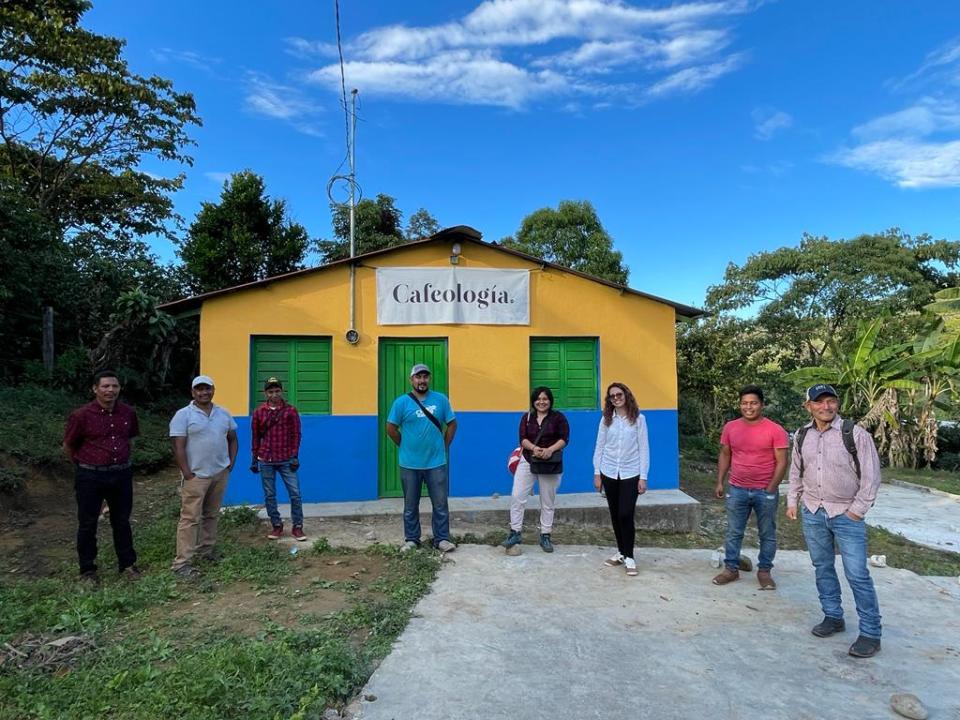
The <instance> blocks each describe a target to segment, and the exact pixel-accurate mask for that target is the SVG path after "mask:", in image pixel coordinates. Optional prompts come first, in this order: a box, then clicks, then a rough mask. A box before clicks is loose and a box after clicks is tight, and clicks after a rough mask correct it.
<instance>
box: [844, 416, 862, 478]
mask: <svg viewBox="0 0 960 720" xmlns="http://www.w3.org/2000/svg"><path fill="white" fill-rule="evenodd" d="M854 424H855V423H854V422H853V420H849V419H844V421H843V426H842V427H841V429H840V432H841V433H842V435H843V446H844V447H845V448H846V449H847V452H848V453H850V457H851V458H853V467H854V468H855V469H856V471H857V480H859V479H860V458H859V456H858V455H857V444H856V443H855V442H854V441H853V427H854Z"/></svg>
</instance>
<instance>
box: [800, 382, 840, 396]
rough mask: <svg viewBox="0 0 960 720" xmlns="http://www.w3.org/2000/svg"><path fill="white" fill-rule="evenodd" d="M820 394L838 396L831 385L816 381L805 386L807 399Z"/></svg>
mask: <svg viewBox="0 0 960 720" xmlns="http://www.w3.org/2000/svg"><path fill="white" fill-rule="evenodd" d="M821 395H833V396H834V397H835V398H838V397H840V396H839V395H837V391H836V390H834V389H833V385H825V384H824V383H817V384H816V385H811V386H810V387H808V388H807V400H816V399H817V398H818V397H820V396H821Z"/></svg>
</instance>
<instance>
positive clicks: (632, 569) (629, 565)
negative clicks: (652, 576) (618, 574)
mask: <svg viewBox="0 0 960 720" xmlns="http://www.w3.org/2000/svg"><path fill="white" fill-rule="evenodd" d="M623 564H624V567H626V569H627V575H631V576H632V575H636V574H637V561H636V560H634V559H633V558H624V559H623Z"/></svg>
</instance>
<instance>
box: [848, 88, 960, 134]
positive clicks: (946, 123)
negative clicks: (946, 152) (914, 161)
mask: <svg viewBox="0 0 960 720" xmlns="http://www.w3.org/2000/svg"><path fill="white" fill-rule="evenodd" d="M956 130H960V105H958V104H957V103H956V102H954V101H952V100H935V99H934V98H930V97H925V98H922V99H921V100H920V101H919V102H917V103H916V104H915V105H913V106H911V107H908V108H906V109H904V110H900V111H898V112H895V113H890V114H889V115H882V116H881V117H878V118H875V119H873V120H871V121H870V122H867V123H864V124H863V125H858V126H857V127H855V128H854V129H853V131H852V132H853V135H854V136H856V137H857V138H858V139H860V140H863V141H870V140H878V139H883V138H889V137H892V136H900V137H926V136H927V135H932V134H934V133H937V132H950V131H956Z"/></svg>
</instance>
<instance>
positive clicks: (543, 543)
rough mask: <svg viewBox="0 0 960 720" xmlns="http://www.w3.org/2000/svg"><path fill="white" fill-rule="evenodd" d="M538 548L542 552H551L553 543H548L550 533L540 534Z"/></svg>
mask: <svg viewBox="0 0 960 720" xmlns="http://www.w3.org/2000/svg"><path fill="white" fill-rule="evenodd" d="M540 547H542V548H543V551H544V552H553V543H552V542H551V541H550V533H540Z"/></svg>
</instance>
